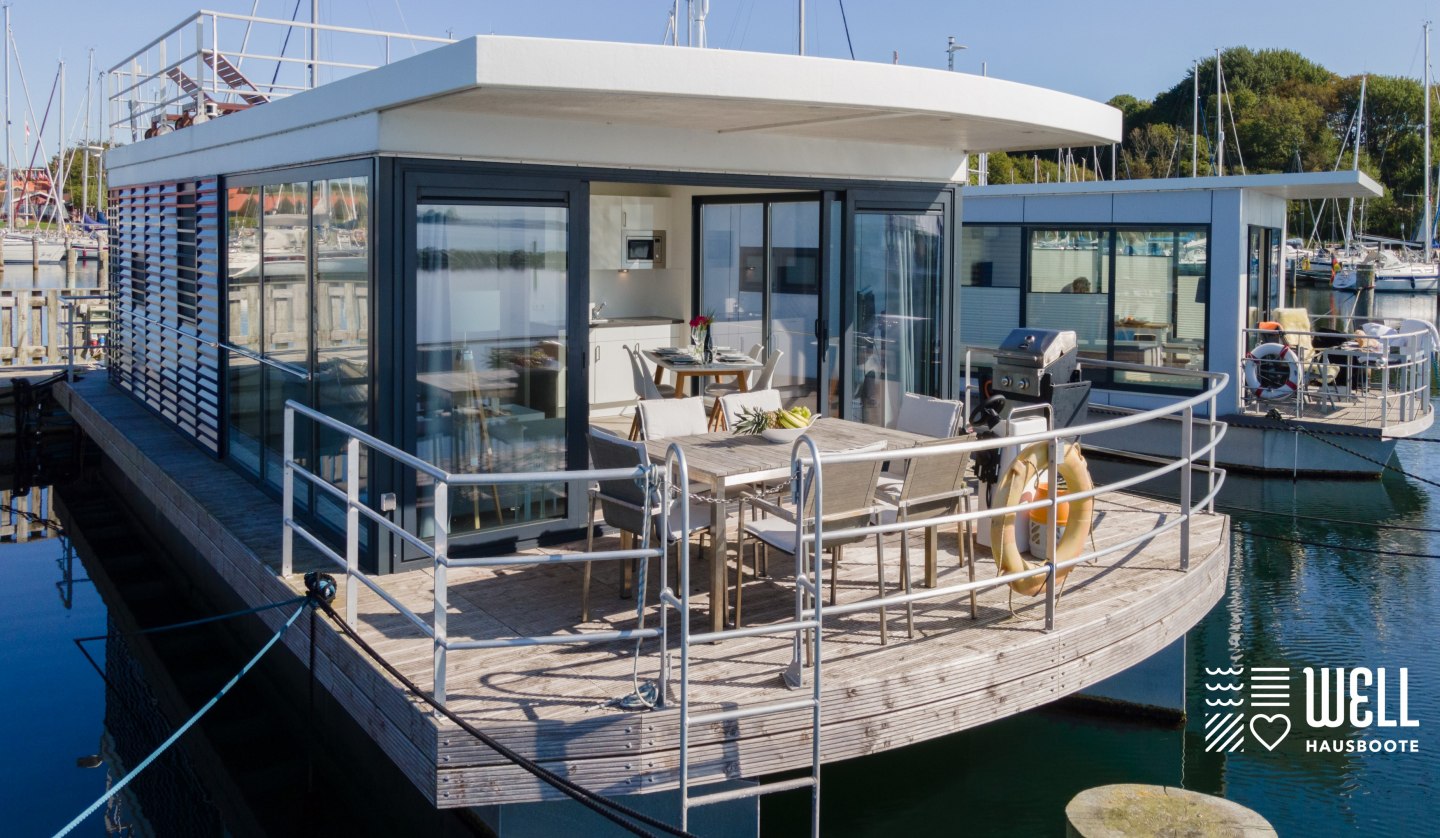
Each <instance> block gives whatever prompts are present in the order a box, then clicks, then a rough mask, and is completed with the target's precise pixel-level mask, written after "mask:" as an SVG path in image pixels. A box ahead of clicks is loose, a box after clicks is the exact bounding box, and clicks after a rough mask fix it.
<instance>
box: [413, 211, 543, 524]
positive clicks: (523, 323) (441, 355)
mask: <svg viewBox="0 0 1440 838" xmlns="http://www.w3.org/2000/svg"><path fill="white" fill-rule="evenodd" d="M568 224H569V219H568V210H567V209H566V208H565V207H563V206H550V205H514V206H499V205H480V204H456V203H425V204H421V205H420V206H419V207H418V215H417V222H416V245H417V252H418V267H417V270H416V294H417V311H416V324H415V325H416V340H417V344H418V345H417V348H416V377H417V382H416V383H417V385H418V392H419V404H418V405H417V408H418V416H417V419H416V434H417V442H418V445H417V451H416V454H417V455H418V456H419V457H420V458H421V459H423V460H426V461H428V462H431V463H434V464H436V465H437V466H439V467H440V468H442V469H445V470H447V471H450V472H454V473H457V474H484V473H490V472H516V471H552V470H555V471H558V470H563V469H564V468H565V466H566V446H565V432H566V422H565V327H566V322H567V320H566V296H567V295H566V292H567V258H566V248H567V244H568V234H569V227H568ZM419 480H420V482H419V486H418V488H419V505H420V507H421V508H422V510H424V511H422V513H421V515H420V521H421V529H422V533H423V534H425V535H431V534H432V533H430V532H428V531H427V530H428V528H429V527H430V522H431V521H432V520H433V517H432V515H431V514H430V512H429V510H430V509H433V504H434V487H433V484H431V483H430V481H429V480H428V478H425V477H423V476H421V478H420V479H419ZM566 508H567V507H566V490H565V486H564V484H553V485H545V486H536V485H522V486H501V485H496V484H489V485H485V484H481V485H476V486H465V487H454V488H452V490H451V493H450V532H451V533H452V534H461V533H470V532H476V531H480V530H485V529H492V528H495V527H501V526H513V525H516V524H524V523H530V522H536V521H541V520H547V519H553V518H561V517H564V516H565V515H566Z"/></svg>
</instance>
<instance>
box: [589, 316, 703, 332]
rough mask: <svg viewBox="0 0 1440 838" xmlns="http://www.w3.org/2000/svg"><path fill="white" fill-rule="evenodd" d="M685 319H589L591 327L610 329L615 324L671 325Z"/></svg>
mask: <svg viewBox="0 0 1440 838" xmlns="http://www.w3.org/2000/svg"><path fill="white" fill-rule="evenodd" d="M683 322H685V321H683V320H681V319H679V318H677V317H608V318H601V319H600V320H592V321H590V328H592V329H611V328H615V327H617V326H673V325H675V324H677V323H683Z"/></svg>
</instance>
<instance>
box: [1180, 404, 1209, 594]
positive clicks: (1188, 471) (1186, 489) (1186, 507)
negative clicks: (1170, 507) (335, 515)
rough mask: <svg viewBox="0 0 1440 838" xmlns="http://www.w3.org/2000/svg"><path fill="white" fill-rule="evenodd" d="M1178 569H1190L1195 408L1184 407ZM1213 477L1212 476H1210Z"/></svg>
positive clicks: (1181, 442) (1181, 445)
mask: <svg viewBox="0 0 1440 838" xmlns="http://www.w3.org/2000/svg"><path fill="white" fill-rule="evenodd" d="M1180 456H1182V457H1184V458H1185V461H1184V463H1183V464H1182V465H1181V466H1180V516H1181V517H1180V569H1181V570H1189V569H1190V513H1191V509H1190V483H1191V475H1192V474H1193V468H1194V466H1193V462H1194V460H1195V408H1193V407H1187V408H1185V419H1184V421H1183V422H1182V423H1181V425H1180ZM1212 479H1213V478H1212Z"/></svg>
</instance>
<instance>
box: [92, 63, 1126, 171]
mask: <svg viewBox="0 0 1440 838" xmlns="http://www.w3.org/2000/svg"><path fill="white" fill-rule="evenodd" d="M376 114H378V115H379V117H380V118H379V120H378V121H376V120H369V121H367V120H356V121H355V122H353V123H352V126H354V127H358V128H361V129H363V130H374V131H375V133H376V136H372V137H365V138H355V139H354V141H353V142H350V143H348V144H347V145H348V146H349V147H348V148H346V149H344V151H345V153H353V152H354V151H355V150H356V149H358V148H360V147H362V146H372V147H373V148H371V149H370V150H371V151H373V152H374V153H379V154H387V153H391V154H406V153H423V154H430V155H446V154H453V155H454V156H457V157H476V158H490V159H515V154H514V149H513V148H511V147H510V146H511V145H514V144H515V143H516V142H518V140H516V139H515V137H514V135H516V134H517V133H525V132H529V133H532V134H541V135H543V134H546V133H553V128H562V127H565V126H571V127H574V128H577V129H581V130H582V131H583V132H588V131H590V130H592V129H593V130H596V131H599V132H601V133H602V134H604V133H605V132H607V131H610V132H611V133H613V134H615V140H616V141H617V142H618V141H621V139H622V137H623V142H625V143H628V144H631V145H633V144H634V143H635V142H636V141H637V138H641V139H643V138H644V137H646V136H654V137H656V142H657V143H661V142H663V143H672V144H673V143H675V142H677V141H683V140H684V138H687V137H689V138H699V139H700V140H701V141H700V142H699V143H697V144H696V148H695V149H694V153H695V154H696V155H698V157H699V159H698V160H697V161H696V163H695V168H696V169H697V170H715V169H717V168H718V169H722V170H724V169H728V168H730V167H727V166H725V165H724V163H725V161H724V159H723V157H724V150H725V149H726V148H727V147H730V148H742V149H743V148H745V147H747V146H748V147H749V148H750V149H751V151H752V152H753V154H752V156H754V157H757V158H758V157H761V156H764V154H765V153H774V151H775V150H777V149H779V150H781V151H782V152H783V149H784V144H785V143H789V144H790V145H791V146H793V147H794V148H796V149H800V148H804V149H807V153H809V154H814V153H821V155H822V157H823V156H825V154H829V155H832V156H834V157H835V158H836V160H841V159H843V162H844V165H843V166H839V167H837V166H836V165H834V164H833V163H825V164H822V168H828V169H833V170H837V171H839V170H841V169H843V170H844V171H845V172H849V173H857V172H859V171H861V170H864V169H865V168H866V166H867V165H868V166H872V167H873V168H874V169H875V171H876V175H877V176H879V177H891V176H900V175H901V174H903V173H898V172H897V173H891V172H888V171H886V164H885V161H884V160H882V159H879V158H880V157H882V156H883V153H884V151H885V150H887V149H891V150H895V151H897V152H899V153H900V155H901V158H902V159H904V158H906V157H907V156H908V158H909V160H910V161H911V162H910V163H909V164H907V165H909V166H910V167H911V168H913V169H915V170H916V171H915V172H914V173H913V174H916V175H929V176H934V174H933V173H934V172H944V171H945V170H946V168H947V167H948V168H949V173H950V174H952V175H953V174H954V172H955V171H957V167H956V166H955V162H956V161H958V160H959V159H961V158H963V156H964V155H965V154H968V153H975V152H981V151H1001V150H1024V149H1034V148H1056V147H1061V146H1082V145H1084V146H1088V145H1096V144H1109V143H1112V142H1116V141H1118V140H1119V138H1120V135H1121V114H1120V112H1119V111H1118V110H1116V109H1115V108H1112V107H1110V106H1108V105H1104V104H1101V103H1099V102H1094V101H1090V100H1087V99H1082V98H1080V97H1077V96H1072V95H1069V94H1065V93H1060V92H1057V91H1053V90H1047V89H1044V88H1039V87H1034V86H1030V85H1024V84H1018V83H1015V82H1009V81H1003V80H1001V79H995V78H988V77H982V76H975V75H969V74H965V73H950V72H945V71H941V70H931V69H924V68H917V67H903V66H897V65H889V64H876V63H870V62H860V61H843V60H837V59H829V58H814V57H809V56H794V55H776V54H771V53H755V52H735V51H728V50H712V49H690V48H681V47H666V46H653V45H640V44H626V43H614V42H597V41H562V40H549V39H540V38H515V37H502V36H476V37H473V38H469V39H467V40H464V41H459V42H457V43H454V44H450V45H447V46H444V47H440V48H437V49H434V50H431V51H429V52H426V53H422V54H421V55H418V56H416V57H414V58H410V59H407V60H405V61H400V62H397V63H395V64H391V65H389V66H386V67H381V68H378V69H375V70H371V71H368V72H365V73H361V74H359V75H356V76H352V77H350V78H347V79H342V80H340V81H337V82H333V83H331V84H328V85H325V86H322V87H319V88H316V89H314V90H310V91H305V92H303V93H299V94H296V95H294V96H291V97H289V98H287V99H283V100H280V101H276V102H272V103H269V104H266V105H262V106H260V107H256V108H253V109H250V110H247V111H243V112H240V113H236V114H232V115H229V116H226V117H223V118H220V119H217V120H212V121H211V122H208V123H204V124H201V125H197V126H194V127H191V128H188V129H185V130H183V131H177V132H174V133H172V134H167V135H164V136H161V137H156V138H153V139H150V140H146V141H143V142H139V143H135V144H133V145H129V146H124V147H121V148H117V149H115V150H114V151H112V152H111V161H110V162H111V163H112V165H114V166H119V167H125V166H132V165H138V164H143V163H146V162H150V161H155V160H159V159H161V158H164V157H170V156H175V155H176V154H177V153H178V154H189V153H195V152H199V151H202V150H204V149H207V148H208V149H218V148H222V147H225V146H234V145H235V144H236V143H245V142H258V141H262V140H264V139H266V138H271V137H275V136H277V135H281V134H286V133H290V132H296V131H302V130H305V129H309V128H317V127H320V126H323V125H325V124H327V123H336V122H340V121H342V120H347V119H355V118H357V117H364V116H366V115H372V116H373V115H376ZM429 121H434V122H436V123H437V124H443V125H444V135H443V136H441V137H431V138H426V139H424V141H418V142H414V143H412V142H410V141H409V140H408V139H407V135H406V131H405V130H404V129H406V128H408V129H410V130H411V131H413V132H415V133H416V134H423V133H424V131H425V130H426V128H427V123H428V122H429ZM464 125H468V126H469V130H468V131H461V133H460V135H458V136H457V135H456V129H457V128H459V127H462V126H464ZM491 125H495V126H498V130H495V131H493V132H492V131H487V128H489V127H490V126H491ZM546 125H550V126H552V132H547V131H545V130H544V128H545V126H546ZM644 132H653V134H646V133H644ZM487 136H488V137H494V138H497V139H495V140H494V142H493V143H492V145H495V146H496V147H495V148H489V147H487ZM362 139H363V141H362ZM590 139H591V138H590V137H589V136H587V135H586V133H580V134H576V133H574V132H573V131H562V132H561V134H560V136H558V137H557V136H549V137H545V140H546V141H547V143H548V149H547V152H546V154H544V155H543V156H542V159H543V160H544V161H545V162H558V163H572V164H577V165H585V164H596V165H606V164H610V163H615V164H624V165H635V163H634V162H633V161H629V160H623V159H621V160H615V161H610V160H606V159H604V155H600V156H599V159H594V160H591V159H588V158H589V156H590V155H589V151H588V149H589V147H590ZM561 140H563V141H564V143H562V142H560V141H561ZM446 142H448V143H451V144H453V145H454V147H455V148H454V150H453V151H447V150H446V148H445V147H444V144H445V143H446ZM507 143H508V145H507ZM565 143H568V146H567V145H565ZM277 151H278V149H277ZM309 153H310V154H312V156H313V157H315V158H317V159H318V158H321V157H324V156H326V155H324V154H323V152H322V150H320V149H311V150H309ZM278 156H280V157H284V156H285V155H284V154H280V155H278ZM289 156H290V157H294V156H296V155H295V153H293V152H292V153H290V154H289ZM330 156H333V155H330ZM662 156H663V155H662ZM781 156H782V157H783V156H784V155H783V153H782V154H781ZM622 157H623V155H622ZM859 157H864V158H866V160H864V161H861V160H858V159H857V158H859ZM739 158H740V159H738V160H737V161H736V163H737V165H735V166H734V167H733V168H734V169H735V170H740V171H753V170H755V168H756V167H755V164H754V163H752V162H747V161H746V159H745V158H746V155H744V154H741V155H739ZM799 158H800V155H796V159H797V160H798V159H799ZM295 162H303V161H298V160H293V159H291V160H277V161H276V164H277V165H287V164H293V163H295ZM756 162H758V161H756ZM671 165H673V164H670V163H662V164H660V165H658V166H657V167H658V168H669V167H670V166H671ZM797 165H798V164H796V163H786V164H785V169H784V170H786V171H788V170H792V169H796V168H797ZM146 168H150V167H146ZM222 171H225V170H222ZM793 173H796V174H804V172H802V171H794V172H793Z"/></svg>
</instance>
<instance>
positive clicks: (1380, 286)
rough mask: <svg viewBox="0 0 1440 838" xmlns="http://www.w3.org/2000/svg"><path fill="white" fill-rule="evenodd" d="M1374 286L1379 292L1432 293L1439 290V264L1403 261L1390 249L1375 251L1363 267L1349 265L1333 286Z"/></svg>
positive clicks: (1362, 264) (1340, 289)
mask: <svg viewBox="0 0 1440 838" xmlns="http://www.w3.org/2000/svg"><path fill="white" fill-rule="evenodd" d="M1367 285H1372V286H1373V287H1374V289H1375V290H1376V291H1377V292H1380V291H1391V292H1404V293H1415V292H1423V293H1433V292H1434V291H1435V290H1436V289H1437V288H1440V264H1436V263H1435V262H1422V261H1418V260H1414V259H1404V258H1401V257H1400V256H1398V255H1396V254H1395V252H1394V251H1391V250H1383V249H1382V250H1377V251H1374V252H1373V253H1372V254H1371V255H1370V256H1368V257H1367V258H1366V259H1365V260H1364V261H1363V262H1361V263H1360V264H1355V263H1350V264H1348V265H1346V266H1345V267H1344V268H1342V269H1341V270H1340V271H1338V272H1337V273H1336V274H1335V279H1334V280H1332V281H1331V287H1332V288H1334V289H1335V290H1337V291H1352V290H1354V289H1355V288H1356V287H1357V286H1358V287H1360V288H1362V289H1363V288H1364V287H1365V286H1367Z"/></svg>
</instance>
